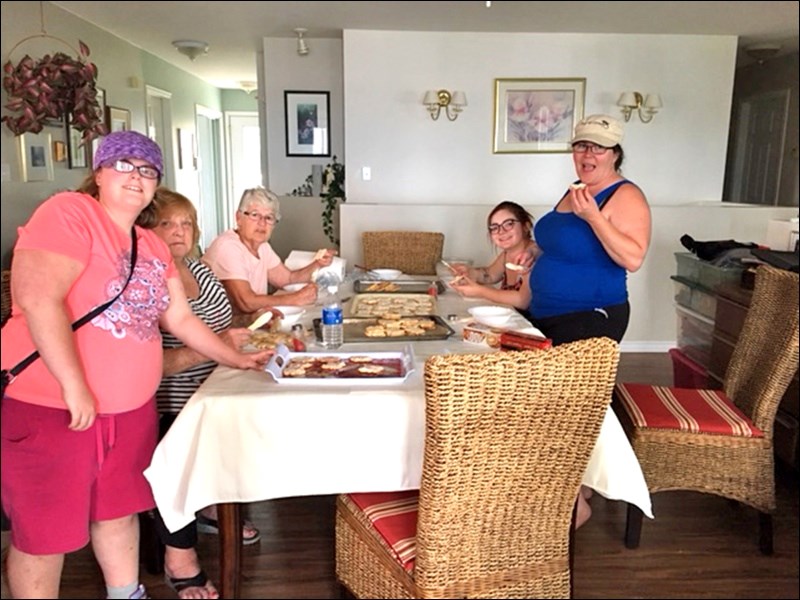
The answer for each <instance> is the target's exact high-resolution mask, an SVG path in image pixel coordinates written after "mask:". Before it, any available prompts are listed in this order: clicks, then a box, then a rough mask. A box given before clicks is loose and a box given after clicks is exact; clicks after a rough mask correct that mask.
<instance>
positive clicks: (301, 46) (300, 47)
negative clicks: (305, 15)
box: [294, 27, 309, 56]
mask: <svg viewBox="0 0 800 600" xmlns="http://www.w3.org/2000/svg"><path fill="white" fill-rule="evenodd" d="M294 32H295V33H296V34H297V53H298V54H299V55H300V56H305V55H306V54H308V53H309V48H308V43H307V42H306V38H304V37H303V36H304V35H305V34H306V33H307V32H308V29H306V28H305V27H297V28H296V29H295V30H294Z"/></svg>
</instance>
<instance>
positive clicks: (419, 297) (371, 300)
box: [350, 293, 436, 318]
mask: <svg viewBox="0 0 800 600" xmlns="http://www.w3.org/2000/svg"><path fill="white" fill-rule="evenodd" d="M435 314H436V298H434V297H433V296H429V295H428V294H400V293H398V294H388V293H375V294H369V293H368V294H356V295H355V296H353V299H352V300H351V301H350V316H351V317H384V316H386V317H387V318H395V317H392V315H397V317H415V316H419V315H435Z"/></svg>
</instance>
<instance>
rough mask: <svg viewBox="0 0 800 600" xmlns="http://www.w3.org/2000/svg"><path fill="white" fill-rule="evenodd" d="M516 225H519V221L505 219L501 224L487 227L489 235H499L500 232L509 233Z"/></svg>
mask: <svg viewBox="0 0 800 600" xmlns="http://www.w3.org/2000/svg"><path fill="white" fill-rule="evenodd" d="M516 223H519V219H506V220H505V221H503V222H502V223H493V224H492V225H489V233H492V234H494V233H500V232H501V231H511V229H512V228H513V227H514V225H515V224H516Z"/></svg>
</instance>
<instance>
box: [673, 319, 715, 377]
mask: <svg viewBox="0 0 800 600" xmlns="http://www.w3.org/2000/svg"><path fill="white" fill-rule="evenodd" d="M675 312H676V315H677V317H678V350H680V351H681V352H683V353H684V354H685V355H686V356H688V357H689V358H691V359H692V360H693V361H695V362H697V363H699V364H700V366H702V367H703V368H707V367H708V363H709V360H710V358H711V342H712V339H713V337H714V320H713V319H709V318H708V317H704V316H703V315H701V314H699V313H696V312H694V311H693V310H689V309H688V308H685V307H683V306H681V305H676V306H675Z"/></svg>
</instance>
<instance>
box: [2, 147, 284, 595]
mask: <svg viewBox="0 0 800 600" xmlns="http://www.w3.org/2000/svg"><path fill="white" fill-rule="evenodd" d="M93 167H94V170H93V173H92V174H91V176H90V177H88V178H87V180H86V181H85V182H84V184H83V185H82V187H81V189H80V190H79V191H78V192H61V193H58V194H56V195H54V196H52V197H51V198H49V199H48V200H46V201H45V202H44V203H42V204H41V205H40V206H39V207H38V208H37V209H36V211H35V212H34V214H33V216H32V217H31V219H30V220H29V221H28V222H27V223H26V224H25V225H24V226H22V227H20V228H19V239H18V241H17V244H16V246H15V249H14V258H13V261H12V267H11V293H12V312H11V317H10V319H9V320H8V322H7V323H6V325H5V326H4V327H3V329H2V366H3V369H10V368H11V367H13V366H14V365H16V364H17V363H19V362H20V361H21V360H22V359H23V358H25V357H26V356H28V355H29V354H30V353H31V352H32V351H33V350H38V352H39V354H40V359H39V360H36V361H35V362H33V363H32V364H31V365H30V366H29V367H28V368H27V369H25V370H24V371H23V372H22V373H20V375H19V376H18V377H17V378H16V380H14V381H13V382H12V383H11V384H9V386H8V387H7V389H6V393H5V396H4V397H3V403H2V409H1V410H2V421H0V432H1V434H2V440H1V443H2V455H3V460H2V465H0V466H1V468H2V500H3V509H4V510H5V511H6V514H7V515H8V516H9V518H10V520H11V545H10V546H9V549H8V556H7V571H8V585H9V588H10V590H11V594H12V595H13V596H14V597H15V598H57V597H58V592H59V586H60V579H61V571H62V569H63V565H64V554H65V553H66V552H73V551H75V550H78V549H80V548H82V547H83V546H85V545H86V544H87V543H88V542H89V541H91V542H92V547H93V550H94V553H95V556H96V558H97V561H98V563H99V564H100V568H101V569H102V571H103V576H104V579H105V583H106V588H107V595H108V597H109V598H143V597H146V591H145V590H144V587H143V586H141V585H140V584H139V579H138V570H139V556H138V547H139V543H138V540H139V521H138V516H137V513H139V512H142V511H145V510H149V509H151V508H153V507H154V505H155V503H154V501H153V495H152V492H151V491H150V486H149V484H148V482H147V481H146V479H145V478H144V475H143V472H144V470H145V468H146V467H147V466H148V465H149V463H150V459H151V456H152V452H153V450H154V448H155V443H156V434H157V425H156V407H155V399H154V394H155V390H156V388H157V387H158V384H159V381H160V380H161V371H162V368H161V361H162V350H161V335H160V333H159V325H160V326H161V327H163V328H164V329H165V330H167V331H169V332H171V333H172V334H174V335H175V336H176V337H177V338H179V339H180V340H181V341H183V342H184V343H185V344H186V345H187V346H190V347H192V348H194V349H196V350H197V351H199V352H201V353H202V354H204V355H206V356H208V357H209V358H211V359H213V360H214V361H216V362H220V363H223V364H226V365H230V366H234V367H239V368H252V369H257V368H261V366H262V365H263V362H264V361H265V360H266V359H267V357H268V354H269V353H268V352H259V353H254V354H244V353H241V352H239V351H238V350H236V349H234V348H232V347H230V346H228V345H226V344H225V343H224V342H223V341H222V340H221V339H220V338H219V337H218V336H217V335H216V334H215V333H214V332H213V331H211V329H209V328H208V327H207V326H206V325H205V324H204V323H203V322H202V321H201V320H199V319H198V318H197V317H196V316H195V315H194V314H193V313H192V311H191V309H190V307H189V304H188V302H187V300H186V294H185V292H184V290H183V286H182V283H181V280H180V277H179V276H178V273H177V270H176V268H175V264H174V262H173V260H172V257H171V255H170V251H169V249H168V248H167V247H166V245H165V244H164V242H163V241H162V240H161V239H159V238H158V236H156V235H155V233H153V232H152V231H148V230H145V229H141V228H139V227H135V226H134V222H135V221H136V219H137V217H138V216H139V214H140V213H141V212H142V211H143V210H145V209H146V207H147V206H148V205H149V204H150V202H151V200H152V198H153V194H154V193H155V190H156V186H157V185H158V183H159V180H160V179H161V176H162V174H163V161H162V156H161V150H160V148H159V147H158V145H157V144H156V143H155V142H153V141H152V140H150V139H149V138H147V137H146V136H144V135H142V134H140V133H136V132H133V131H122V132H115V133H112V134H110V135H108V136H106V137H105V138H103V141H102V142H101V144H100V146H99V148H98V150H97V152H96V154H95V157H94V165H93ZM133 236H135V239H136V249H137V254H136V261H135V266H134V267H133V273H132V275H131V278H130V281H128V282H127V286H126V281H127V280H128V275H129V273H131V262H132V248H133V244H132V242H133ZM123 287H124V291H123V292H122V294H121V295H120V296H119V298H118V299H117V300H116V301H115V302H114V303H113V304H112V305H111V306H110V307H109V308H107V309H106V310H105V311H104V312H103V313H101V314H100V315H99V316H97V317H95V318H94V319H93V320H92V321H91V322H89V323H87V324H85V325H84V326H83V327H80V328H79V329H77V330H76V331H75V332H73V331H72V330H71V327H70V325H71V323H72V322H74V321H75V320H77V319H79V318H80V317H82V316H83V315H85V314H87V313H88V312H90V311H91V310H92V308H94V307H95V306H99V305H101V304H103V303H105V302H107V301H109V300H111V299H112V298H114V297H115V296H117V294H118V292H119V291H120V290H121V289H123Z"/></svg>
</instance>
